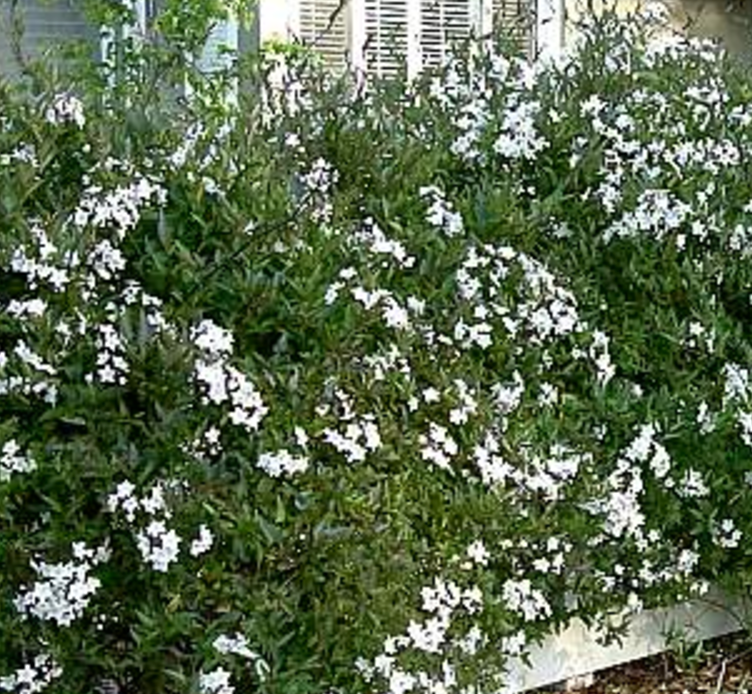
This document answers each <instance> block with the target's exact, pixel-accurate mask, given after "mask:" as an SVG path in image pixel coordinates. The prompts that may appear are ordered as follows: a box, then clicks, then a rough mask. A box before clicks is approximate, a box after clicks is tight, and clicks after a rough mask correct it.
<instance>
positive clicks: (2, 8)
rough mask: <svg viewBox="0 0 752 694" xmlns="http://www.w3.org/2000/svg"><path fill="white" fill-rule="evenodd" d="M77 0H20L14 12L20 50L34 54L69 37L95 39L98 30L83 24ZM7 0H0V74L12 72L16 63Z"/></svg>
mask: <svg viewBox="0 0 752 694" xmlns="http://www.w3.org/2000/svg"><path fill="white" fill-rule="evenodd" d="M80 6H81V4H80V2H79V3H74V2H72V0H47V1H46V2H45V3H44V4H42V3H40V2H38V1H37V0H20V2H19V3H18V15H19V17H20V19H21V21H22V23H23V27H24V34H23V40H22V45H21V47H22V53H23V54H24V55H26V56H38V55H39V54H41V53H42V52H43V51H44V50H45V49H49V48H50V47H51V46H53V45H56V44H59V43H60V42H67V41H72V40H78V41H80V40H82V39H88V40H90V41H93V42H96V40H97V39H98V36H99V32H98V31H97V29H96V28H95V27H92V26H91V25H89V24H87V22H86V20H85V19H84V17H83V14H82V13H81V10H80ZM10 7H11V3H9V2H0V74H5V75H8V74H15V73H16V72H17V71H18V64H17V62H16V61H15V59H14V56H13V51H12V49H11V46H10V38H9V37H10V34H11V25H12V19H13V17H12V14H11V11H10Z"/></svg>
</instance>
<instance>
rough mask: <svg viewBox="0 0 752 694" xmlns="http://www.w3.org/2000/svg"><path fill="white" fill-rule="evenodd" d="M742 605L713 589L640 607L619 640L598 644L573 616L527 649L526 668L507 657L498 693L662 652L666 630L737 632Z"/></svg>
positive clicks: (692, 637)
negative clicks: (698, 596)
mask: <svg viewBox="0 0 752 694" xmlns="http://www.w3.org/2000/svg"><path fill="white" fill-rule="evenodd" d="M745 609H746V608H745V607H743V606H741V605H740V604H739V603H735V602H733V601H730V600H727V599H725V598H724V597H723V596H722V595H720V594H719V593H717V592H716V593H712V594H710V595H709V597H708V600H697V601H694V602H689V603H685V604H682V605H678V606H676V607H672V608H664V609H654V610H645V611H643V612H640V613H638V614H637V615H635V616H634V617H633V618H632V622H631V626H630V629H629V631H628V633H627V636H626V637H625V638H624V639H623V640H622V642H621V643H620V644H618V643H614V644H612V645H609V646H603V645H600V644H599V643H598V641H597V633H596V632H595V631H594V630H592V629H588V628H587V627H586V626H585V625H584V624H583V623H582V622H581V621H579V620H575V621H573V622H572V623H570V624H569V625H568V626H567V627H566V628H565V629H563V630H562V631H560V632H559V633H558V634H554V635H551V636H549V637H547V638H546V639H545V640H544V642H543V643H542V644H541V645H540V646H535V647H534V648H532V652H531V655H530V667H527V666H526V665H525V664H524V663H523V662H522V661H521V660H519V659H514V660H512V661H511V663H510V664H509V666H510V669H509V672H508V674H507V680H506V688H505V689H502V690H501V691H500V692H498V694H517V693H518V692H524V691H527V690H529V689H536V688H538V687H544V686H547V685H550V684H554V683H556V682H563V681H566V680H568V679H572V678H575V677H580V676H582V675H587V674H590V673H594V672H598V671H599V670H603V669H605V668H609V667H613V666H615V665H621V664H623V663H626V662H629V661H631V660H636V659H638V658H644V657H647V656H650V655H655V654H657V653H661V652H664V651H666V650H668V648H669V647H670V645H671V643H670V639H669V638H668V636H669V634H671V633H674V634H676V633H680V634H682V636H683V637H684V638H686V640H688V641H702V640H704V639H708V638H712V637H715V636H722V635H724V634H729V633H732V632H735V631H738V630H739V629H740V628H741V626H742V625H741V624H740V622H739V618H738V616H737V615H741V614H744V613H745Z"/></svg>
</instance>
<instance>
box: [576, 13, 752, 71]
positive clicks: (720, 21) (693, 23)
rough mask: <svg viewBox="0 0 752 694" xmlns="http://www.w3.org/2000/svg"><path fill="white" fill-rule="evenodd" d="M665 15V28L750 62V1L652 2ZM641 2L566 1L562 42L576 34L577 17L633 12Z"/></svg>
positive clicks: (751, 48) (751, 27)
mask: <svg viewBox="0 0 752 694" xmlns="http://www.w3.org/2000/svg"><path fill="white" fill-rule="evenodd" d="M656 1H657V2H662V3H663V4H664V6H665V7H666V9H667V10H668V14H669V17H670V19H669V23H668V27H667V28H670V29H672V30H676V31H680V32H682V33H684V34H686V35H688V36H698V37H702V38H714V39H718V40H720V42H721V43H722V44H723V46H724V47H725V48H726V50H728V51H729V53H731V54H733V55H736V56H739V57H741V58H743V59H745V60H750V61H752V0H656ZM642 5H644V0H566V6H565V8H566V9H565V14H566V20H565V41H570V40H571V39H572V38H573V37H574V35H576V33H577V23H578V20H579V18H581V17H582V16H583V15H585V14H587V13H589V12H599V11H602V10H603V9H604V8H605V7H608V8H610V9H614V10H616V12H617V13H619V14H626V13H628V12H634V11H636V10H638V9H639V8H640V6H642Z"/></svg>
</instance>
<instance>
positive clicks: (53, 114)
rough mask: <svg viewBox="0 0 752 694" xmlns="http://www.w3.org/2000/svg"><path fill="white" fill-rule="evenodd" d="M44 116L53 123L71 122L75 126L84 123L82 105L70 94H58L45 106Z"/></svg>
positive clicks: (81, 125) (81, 126)
mask: <svg viewBox="0 0 752 694" xmlns="http://www.w3.org/2000/svg"><path fill="white" fill-rule="evenodd" d="M45 118H46V120H47V122H48V123H52V124H53V125H64V124H66V123H73V124H74V125H75V126H76V127H77V128H83V127H84V125H85V124H86V117H85V116H84V105H83V104H82V103H81V101H79V99H78V98H76V97H75V96H73V95H72V94H58V95H57V96H56V97H55V98H54V99H53V101H52V103H51V104H50V106H49V107H48V108H47V111H46V112H45Z"/></svg>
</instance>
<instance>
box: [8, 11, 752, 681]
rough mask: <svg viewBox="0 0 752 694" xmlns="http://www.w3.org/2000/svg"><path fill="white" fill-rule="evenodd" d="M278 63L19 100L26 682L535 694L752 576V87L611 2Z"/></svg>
mask: <svg viewBox="0 0 752 694" xmlns="http://www.w3.org/2000/svg"><path fill="white" fill-rule="evenodd" d="M251 69H252V68H249V70H251ZM266 72H267V70H266V67H265V65H264V64H262V65H261V69H260V71H259V72H258V73H254V74H255V75H256V77H255V78H253V79H251V80H250V81H251V82H252V83H254V84H259V85H262V86H260V87H259V88H258V89H249V90H244V89H240V90H239V92H238V94H237V99H236V100H235V101H232V102H231V105H225V106H222V105H221V104H219V103H218V102H217V101H216V100H212V99H211V98H209V97H207V98H206V99H200V98H196V99H194V100H193V101H191V102H190V103H188V104H184V105H182V106H181V105H180V103H178V101H176V100H175V99H174V94H171V93H170V92H169V91H166V92H165V93H164V95H163V101H161V102H158V103H155V102H154V101H153V98H154V96H155V93H154V91H153V90H152V91H150V92H141V91H139V90H138V89H136V88H135V87H134V88H133V90H132V93H131V94H130V96H129V98H128V100H126V101H124V102H121V101H119V100H113V99H110V98H106V97H107V93H106V89H107V87H104V89H105V92H101V93H100V92H97V91H95V90H92V91H91V93H89V92H86V93H80V92H76V91H74V90H71V89H69V88H67V87H66V86H65V85H64V84H62V85H61V84H54V85H47V86H45V87H42V86H40V84H44V83H35V84H34V87H33V88H32V87H30V88H28V89H24V88H22V87H21V86H19V85H15V86H11V85H10V84H5V85H2V84H0V509H1V511H0V512H1V513H2V525H1V526H0V527H1V529H2V530H1V533H0V541H1V542H2V556H3V562H2V573H1V575H2V581H1V582H0V691H6V692H14V693H17V694H29V693H31V692H41V691H48V692H65V693H66V694H75V693H77V692H81V693H82V694H83V693H84V692H86V693H89V692H92V691H107V692H109V691H117V692H125V693H130V692H133V693H135V692H138V693H143V694H146V693H149V692H154V693H161V692H200V693H202V694H230V693H231V692H249V691H260V692H268V693H269V694H277V693H284V694H295V693H297V692H300V693H302V692H319V691H320V692H347V693H348V694H349V693H350V692H356V691H364V692H374V693H375V692H390V693H393V694H402V693H404V692H430V693H431V694H439V693H442V694H443V693H444V692H464V693H465V694H474V693H476V692H485V691H499V690H500V689H503V687H504V682H505V680H504V663H505V661H506V660H507V659H508V658H509V657H510V656H516V655H520V654H524V653H525V652H526V650H527V648H528V646H529V644H531V643H533V642H535V641H536V640H539V639H541V638H542V637H544V636H545V635H546V634H548V633H550V632H551V631H552V630H553V629H555V628H556V627H557V626H558V625H561V624H564V623H566V622H567V621H568V620H570V619H571V618H573V617H580V618H582V619H584V620H585V621H586V622H588V623H590V624H594V625H596V626H598V627H600V628H602V629H603V631H604V635H606V636H609V635H614V634H618V633H619V630H620V629H621V628H622V627H623V626H624V625H625V624H626V623H628V619H629V615H631V614H633V613H634V612H636V611H639V610H640V609H643V608H644V607H651V606H656V605H669V604H672V603H674V602H676V601H681V600H685V599H687V598H690V597H695V596H701V595H702V594H703V593H704V592H705V591H706V590H707V588H708V586H709V584H710V583H717V584H722V585H727V586H729V587H731V588H732V589H733V590H736V591H743V590H744V589H745V586H746V585H747V583H748V580H749V576H750V562H749V552H748V550H747V548H746V546H745V542H744V540H745V538H748V537H749V536H750V534H752V516H751V515H750V512H749V509H750V508H752V505H751V504H750V501H752V495H751V492H750V484H751V483H752V454H751V452H750V446H752V385H751V384H750V374H749V369H750V364H751V363H752V341H751V340H750V332H749V321H750V317H751V316H752V309H750V290H749V287H750V286H752V253H750V251H749V246H750V240H752V198H750V194H749V189H748V185H747V181H748V180H749V175H750V171H749V161H750V154H752V130H750V124H751V123H752V110H750V106H749V102H750V95H752V88H751V87H750V83H749V81H748V79H747V78H746V76H742V75H741V73H740V72H739V71H738V70H737V69H736V68H735V67H734V65H733V64H731V63H730V62H729V61H728V60H727V59H725V58H724V57H723V56H721V55H720V54H719V53H718V52H717V51H716V50H715V49H713V48H710V47H708V46H706V45H703V44H689V43H684V42H682V41H680V40H673V39H663V40H660V41H647V40H646V39H644V38H643V34H641V33H639V32H638V31H637V30H636V29H635V25H633V24H632V23H630V22H626V23H622V22H616V21H615V20H613V19H611V18H608V17H607V18H605V19H604V20H601V21H599V22H597V23H596V25H595V26H594V28H592V29H591V30H590V31H588V32H586V33H585V34H584V37H583V40H582V42H581V44H580V45H579V46H578V48H577V49H576V50H575V51H573V53H572V54H571V55H570V56H568V57H567V58H565V59H563V60H562V61H560V62H556V63H550V62H549V63H546V64H539V65H535V66H530V65H528V64H526V63H525V62H524V61H521V60H518V59H515V58H510V57H506V56H505V55H503V54H502V53H499V52H498V51H496V50H495V48H494V47H493V46H490V45H489V46H486V47H484V48H483V50H480V51H476V52H475V54H474V55H473V57H468V58H456V59H453V60H452V61H451V62H450V63H449V64H448V65H447V66H445V67H444V68H442V70H441V71H440V72H437V73H433V74H427V75H425V76H424V77H422V78H421V79H420V80H418V81H416V82H413V83H410V84H402V83H400V82H389V83H383V84H379V83H376V84H372V85H369V86H368V87H367V88H365V89H362V88H361V89H356V88H355V87H353V86H352V85H350V84H348V83H347V81H346V80H341V81H335V82H334V83H332V84H326V80H324V79H322V76H321V75H320V74H318V73H316V72H315V71H314V72H313V73H310V72H309V70H308V68H307V67H306V63H305V56H303V58H302V61H301V66H300V70H299V71H295V70H291V71H290V72H289V73H287V77H286V79H287V78H290V77H291V76H292V75H295V81H294V84H293V83H288V87H289V89H288V90H287V91H280V90H279V89H277V90H276V91H274V90H272V89H271V88H269V89H267V88H265V87H263V78H262V77H261V75H263V74H266ZM252 77H253V76H252ZM103 95H104V97H105V98H102V96H103ZM120 104H122V105H120Z"/></svg>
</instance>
